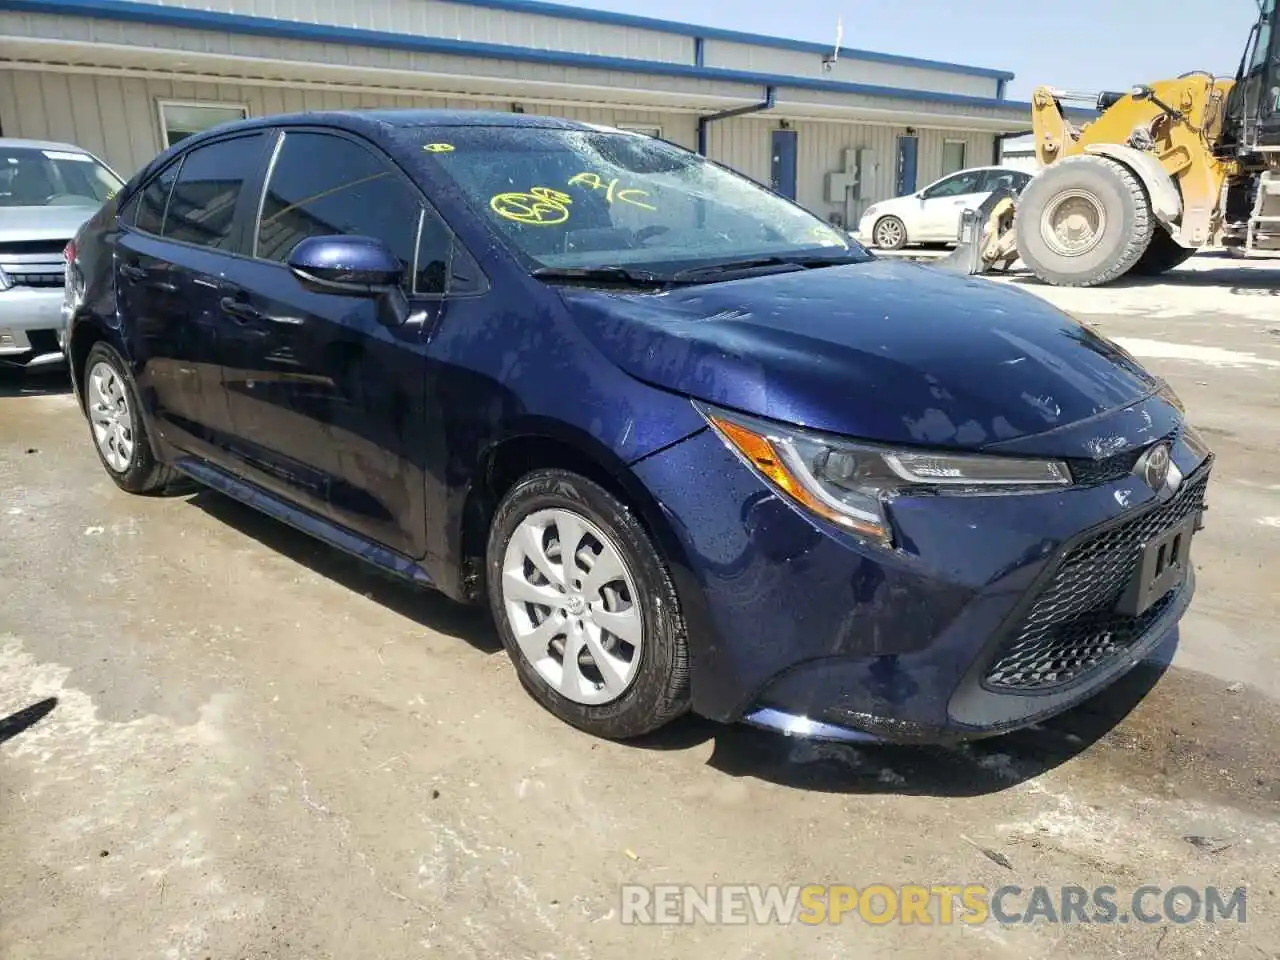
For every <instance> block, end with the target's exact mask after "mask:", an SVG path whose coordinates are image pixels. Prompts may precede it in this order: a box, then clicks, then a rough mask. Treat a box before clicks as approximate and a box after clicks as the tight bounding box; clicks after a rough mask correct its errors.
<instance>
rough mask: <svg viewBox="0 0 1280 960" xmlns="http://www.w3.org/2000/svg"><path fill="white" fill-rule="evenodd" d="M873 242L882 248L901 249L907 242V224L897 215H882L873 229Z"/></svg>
mask: <svg viewBox="0 0 1280 960" xmlns="http://www.w3.org/2000/svg"><path fill="white" fill-rule="evenodd" d="M871 243H872V245H873V246H875V247H878V248H879V249H881V250H901V249H902V248H903V247H904V246H906V244H907V225H906V224H905V223H903V222H902V221H901V220H899V219H898V218H897V217H881V218H880V219H879V220H877V221H876V225H875V227H873V228H872V230H871Z"/></svg>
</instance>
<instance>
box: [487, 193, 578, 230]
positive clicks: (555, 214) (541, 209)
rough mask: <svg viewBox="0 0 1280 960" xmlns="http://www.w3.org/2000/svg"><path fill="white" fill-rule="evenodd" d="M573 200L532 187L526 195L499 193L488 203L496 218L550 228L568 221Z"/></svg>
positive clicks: (565, 194)
mask: <svg viewBox="0 0 1280 960" xmlns="http://www.w3.org/2000/svg"><path fill="white" fill-rule="evenodd" d="M571 203H573V200H572V199H571V198H570V196H569V195H568V194H567V193H561V192H560V191H559V190H552V189H551V188H550V187H532V188H530V190H529V192H528V193H499V194H497V195H495V196H494V197H493V199H491V200H490V201H489V207H490V209H492V210H493V212H494V213H496V214H497V215H498V216H500V217H502V218H504V219H506V220H513V221H515V222H516V223H523V224H528V225H529V226H536V227H552V226H555V225H556V224H557V223H564V222H565V221H566V220H568V219H569V205H570V204H571Z"/></svg>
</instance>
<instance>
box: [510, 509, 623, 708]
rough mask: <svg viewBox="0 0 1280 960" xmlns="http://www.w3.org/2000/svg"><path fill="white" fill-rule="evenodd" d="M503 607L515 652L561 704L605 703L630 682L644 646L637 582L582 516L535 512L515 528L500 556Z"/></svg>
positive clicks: (606, 540) (600, 532) (605, 538)
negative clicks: (557, 696) (557, 695)
mask: <svg viewBox="0 0 1280 960" xmlns="http://www.w3.org/2000/svg"><path fill="white" fill-rule="evenodd" d="M502 602H503V606H504V608H505V609H506V611H507V619H508V620H509V621H510V623H511V629H512V632H513V633H514V634H515V638H516V642H517V643H518V645H519V647H520V651H521V653H522V654H523V655H524V657H525V659H526V660H528V662H529V663H530V664H531V665H532V666H533V668H534V669H535V670H537V671H538V675H539V676H541V677H542V679H543V680H545V681H546V682H547V683H548V684H550V685H551V686H552V687H553V688H555V689H556V690H557V691H558V692H559V693H560V695H561V696H563V697H565V698H566V699H568V700H572V701H574V702H575V703H581V704H587V705H600V704H604V703H610V702H612V701H614V700H616V699H618V697H620V696H622V695H623V694H624V693H625V692H626V691H627V688H628V687H630V686H631V683H632V681H634V680H635V676H636V671H637V670H639V668H640V652H641V648H642V645H643V642H644V619H643V617H642V615H641V611H640V607H639V606H638V603H637V593H636V587H635V578H634V577H633V576H632V574H631V571H630V569H629V568H628V566H627V563H626V561H625V560H624V559H623V557H622V551H621V550H620V549H619V548H618V546H617V545H616V544H615V543H614V542H613V540H612V539H611V538H610V537H609V536H608V535H607V534H606V533H605V532H604V531H603V530H601V529H600V528H599V527H597V526H596V525H595V524H594V523H592V522H591V521H590V520H588V519H587V518H586V517H583V516H580V515H579V514H577V513H574V512H572V511H570V510H540V511H538V512H537V513H533V514H530V515H529V516H527V517H525V518H524V520H522V521H521V522H520V525H519V526H518V527H516V530H515V533H513V534H512V536H511V540H510V542H509V543H508V544H507V550H506V555H505V557H504V558H503V566H502Z"/></svg>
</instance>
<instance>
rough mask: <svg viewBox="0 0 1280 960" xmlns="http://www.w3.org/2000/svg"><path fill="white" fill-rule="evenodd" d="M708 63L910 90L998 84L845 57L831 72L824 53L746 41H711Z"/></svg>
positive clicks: (977, 90)
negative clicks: (824, 67)
mask: <svg viewBox="0 0 1280 960" xmlns="http://www.w3.org/2000/svg"><path fill="white" fill-rule="evenodd" d="M704 56H705V62H706V64H707V66H709V67H725V68H728V69H730V70H750V71H755V72H756V73H776V74H783V75H785V76H791V77H810V78H812V79H815V80H840V81H844V82H845V83H872V84H877V85H879V86H883V87H906V88H907V89H908V90H930V91H934V92H942V93H957V94H963V95H965V96H970V97H995V96H996V95H997V83H996V79H995V78H994V77H977V76H973V75H972V74H964V73H945V72H942V71H939V70H925V69H922V68H920V67H906V66H900V65H898V64H892V63H878V62H876V61H872V60H854V59H851V58H848V57H846V58H842V59H840V60H838V61H836V63H834V64H833V65H832V68H831V70H830V72H827V71H825V70H823V69H822V56H821V55H820V54H817V53H806V52H804V51H801V50H782V49H778V48H775V47H760V46H753V45H751V44H745V43H727V42H725V41H722V40H708V41H707V45H706V48H705V53H704Z"/></svg>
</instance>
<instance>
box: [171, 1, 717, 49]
mask: <svg viewBox="0 0 1280 960" xmlns="http://www.w3.org/2000/svg"><path fill="white" fill-rule="evenodd" d="M151 2H153V3H156V4H158V5H160V6H168V7H191V8H193V9H197V10H212V11H215V12H218V13H238V14H244V15H248V16H257V17H271V18H274V19H276V20H292V21H296V22H298V23H326V24H333V25H336V26H341V27H357V28H360V29H364V30H385V31H388V32H391V33H405V34H414V35H418V36H426V37H449V38H451V39H456V40H472V41H477V42H481V43H505V44H510V45H512V46H518V47H533V48H535V49H539V50H563V51H567V52H570V53H590V54H596V55H599V56H608V57H631V58H633V59H637V60H661V61H665V62H669V63H692V62H693V46H694V44H693V38H692V37H685V36H680V35H678V34H672V33H662V32H659V31H656V30H641V29H637V28H635V27H624V26H612V25H609V24H602V23H584V22H582V21H579V20H568V19H563V18H559V17H546V16H540V15H537V14H528V13H511V12H507V11H503V10H489V9H486V8H484V7H473V6H469V5H467V4H462V3H447V2H442V0H334V2H328V3H317V2H316V0H151Z"/></svg>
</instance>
